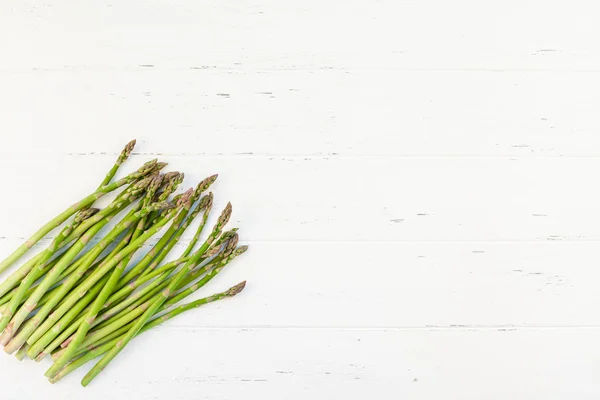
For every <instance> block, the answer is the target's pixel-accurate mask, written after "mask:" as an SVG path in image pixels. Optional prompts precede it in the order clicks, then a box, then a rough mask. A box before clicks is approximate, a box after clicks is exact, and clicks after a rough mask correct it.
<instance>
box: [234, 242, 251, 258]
mask: <svg viewBox="0 0 600 400" xmlns="http://www.w3.org/2000/svg"><path fill="white" fill-rule="evenodd" d="M246 251H248V246H247V245H244V246H240V247H238V248H237V249H235V254H236V255H237V256H239V255H242V254H244V253H245V252H246Z"/></svg>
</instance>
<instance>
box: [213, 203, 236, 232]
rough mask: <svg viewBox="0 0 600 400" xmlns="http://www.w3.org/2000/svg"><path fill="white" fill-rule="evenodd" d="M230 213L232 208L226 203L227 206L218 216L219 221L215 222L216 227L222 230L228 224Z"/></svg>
mask: <svg viewBox="0 0 600 400" xmlns="http://www.w3.org/2000/svg"><path fill="white" fill-rule="evenodd" d="M232 211H233V206H232V205H231V203H227V205H226V206H225V209H224V210H223V212H222V213H221V215H220V216H219V219H218V221H217V226H218V227H219V228H222V227H224V226H225V225H227V223H228V222H229V218H231V212H232Z"/></svg>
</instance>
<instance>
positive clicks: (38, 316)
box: [4, 202, 172, 352]
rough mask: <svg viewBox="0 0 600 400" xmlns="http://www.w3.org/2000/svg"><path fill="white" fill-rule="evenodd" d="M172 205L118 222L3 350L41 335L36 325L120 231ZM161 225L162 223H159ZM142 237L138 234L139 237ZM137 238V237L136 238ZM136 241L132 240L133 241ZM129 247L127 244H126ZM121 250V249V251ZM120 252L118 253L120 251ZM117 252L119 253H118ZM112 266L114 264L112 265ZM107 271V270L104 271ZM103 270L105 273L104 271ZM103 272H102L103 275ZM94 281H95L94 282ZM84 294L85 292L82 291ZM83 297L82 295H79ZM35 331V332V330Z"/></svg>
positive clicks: (153, 207)
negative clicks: (16, 339) (29, 323)
mask: <svg viewBox="0 0 600 400" xmlns="http://www.w3.org/2000/svg"><path fill="white" fill-rule="evenodd" d="M171 207H172V205H171V204H170V203H166V202H162V203H155V204H152V205H150V206H148V207H146V208H144V209H142V210H140V211H137V212H135V213H133V215H131V216H130V217H127V218H124V219H123V220H122V221H121V222H120V223H119V224H117V225H116V226H115V227H114V228H113V230H112V231H111V232H110V233H109V234H108V235H107V236H105V238H104V239H102V240H101V241H100V242H99V243H98V244H97V245H96V246H95V247H94V248H93V249H92V250H90V252H91V255H90V257H89V259H90V260H91V261H89V262H85V263H83V264H82V265H81V266H80V267H79V268H78V270H77V271H75V272H74V273H73V274H72V275H71V276H70V277H69V278H68V279H67V281H65V282H64V283H63V285H61V290H60V291H59V292H58V293H56V295H55V296H53V298H52V299H50V300H49V301H48V303H46V304H45V305H44V307H42V309H41V310H40V311H38V313H37V314H36V315H35V317H34V318H32V321H34V322H32V324H31V325H32V326H31V327H30V328H28V329H27V330H23V331H22V332H21V334H19V340H18V341H15V343H14V344H11V345H9V346H6V347H5V348H4V351H6V352H10V351H11V350H12V351H14V350H16V349H17V348H18V347H17V346H19V344H22V343H24V341H25V340H28V339H29V336H31V335H32V334H35V338H34V339H35V340H37V339H38V338H39V337H41V336H42V335H43V334H44V333H45V331H43V332H42V331H41V330H40V329H38V326H39V325H40V323H42V321H43V320H44V319H45V318H46V316H48V314H49V313H50V312H51V311H52V309H53V308H54V307H55V306H56V305H57V304H58V302H59V301H60V300H62V299H63V298H65V296H66V295H67V294H68V293H69V291H70V290H71V289H72V288H73V287H74V286H75V284H76V283H77V282H78V281H79V278H81V277H82V276H83V273H84V272H85V271H86V270H87V269H88V268H89V267H90V264H91V262H93V260H94V259H95V258H96V257H97V256H98V255H100V253H102V251H103V250H104V249H105V248H106V247H107V246H108V245H109V244H110V243H111V242H112V241H113V240H114V239H115V238H116V237H117V236H119V235H120V234H121V232H123V231H124V230H125V229H128V228H130V227H131V226H132V225H133V224H135V223H136V222H137V221H138V220H139V219H140V218H142V217H144V216H145V215H148V214H149V213H150V212H152V211H154V210H157V209H165V208H171ZM166 222H167V221H165V222H164V223H163V225H164V224H166ZM160 226H162V225H160ZM141 237H143V235H142V236H140V238H141ZM138 240H139V238H138ZM135 242H136V241H134V243H135ZM128 247H129V246H128ZM121 252H122V251H121ZM121 252H120V253H121ZM120 253H119V254H120ZM128 254H129V253H127V254H125V256H123V257H122V258H121V259H119V260H118V261H117V262H116V263H115V265H116V264H118V263H119V262H120V261H121V260H122V259H123V258H124V257H126V256H127V255H128ZM112 260H113V259H111V260H107V261H109V262H110V261H112ZM104 264H105V263H103V264H101V265H100V266H99V267H98V268H97V269H96V270H95V271H94V272H93V273H92V274H91V275H90V276H89V277H88V278H87V279H86V280H85V281H84V282H82V285H83V284H84V283H85V282H87V281H88V280H89V279H90V278H91V277H92V276H94V275H95V274H97V273H98V272H99V271H100V270H101V269H102V268H103V266H104ZM113 267H114V265H113ZM111 269H112V268H111ZM106 272H108V271H106ZM106 272H105V273H106ZM103 275H104V274H102V276H103ZM102 276H99V277H98V280H99V279H100V278H102ZM96 281H97V280H96ZM94 283H95V282H94ZM72 294H73V293H71V294H70V295H72ZM84 294H85V293H84ZM81 297H83V295H82V296H81ZM63 306H64V303H63V305H62V306H60V307H59V309H63ZM36 331H37V332H36ZM35 340H33V339H32V340H30V341H29V343H30V344H32V343H35Z"/></svg>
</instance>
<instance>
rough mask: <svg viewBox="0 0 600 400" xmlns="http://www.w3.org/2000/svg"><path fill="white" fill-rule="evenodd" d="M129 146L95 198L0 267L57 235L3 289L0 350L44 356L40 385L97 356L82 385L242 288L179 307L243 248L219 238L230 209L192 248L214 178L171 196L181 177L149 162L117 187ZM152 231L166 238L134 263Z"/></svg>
mask: <svg viewBox="0 0 600 400" xmlns="http://www.w3.org/2000/svg"><path fill="white" fill-rule="evenodd" d="M134 146H135V140H134V141H132V142H130V143H128V144H127V146H126V147H125V148H124V149H123V151H122V152H121V154H120V155H119V157H118V159H117V161H116V163H115V164H114V166H113V167H112V168H111V170H110V171H109V172H108V174H107V175H106V177H105V178H104V180H103V181H102V183H101V184H100V186H99V187H98V188H97V189H96V191H94V192H93V193H92V194H90V195H89V196H87V197H85V198H83V199H81V200H80V201H78V202H76V203H75V204H73V205H72V206H70V207H69V208H67V209H66V210H65V211H63V212H62V213H61V214H59V215H58V216H57V217H55V218H54V219H52V220H51V221H50V222H48V223H47V224H46V225H44V226H43V227H42V228H40V229H39V230H38V231H37V232H36V233H35V234H34V235H33V236H32V237H31V238H30V239H28V240H27V241H26V242H25V243H24V244H23V245H21V246H20V247H19V248H17V249H16V250H15V251H14V252H13V253H12V254H11V255H10V256H8V257H7V258H6V259H5V260H4V261H2V262H0V273H1V272H3V271H5V270H6V269H8V268H10V267H11V266H13V265H14V264H15V263H16V262H17V261H18V260H19V259H20V258H21V257H23V256H24V255H25V253H27V252H28V251H29V250H31V249H32V247H34V246H35V245H36V244H38V242H39V241H40V240H41V239H42V238H44V237H45V236H46V235H48V234H49V233H50V232H51V231H52V230H54V229H55V228H58V227H60V226H62V228H61V229H60V231H59V233H58V234H57V235H56V236H55V237H54V238H53V239H52V240H51V242H50V245H49V246H48V247H47V248H45V249H44V250H42V251H40V252H39V253H38V254H37V255H35V256H34V257H32V258H31V259H29V260H28V261H27V262H25V263H24V264H22V266H20V267H19V268H18V269H17V270H16V271H15V272H13V273H12V274H11V275H10V276H9V277H8V278H7V279H6V280H5V281H4V283H2V284H0V314H1V318H0V332H2V334H1V335H0V344H2V345H3V346H5V347H4V350H5V351H6V352H7V353H9V354H12V353H16V354H15V355H16V357H17V358H18V359H20V360H22V359H24V358H25V357H29V358H31V359H33V360H36V361H40V360H42V359H44V358H45V357H47V356H51V357H52V359H53V361H54V362H53V364H52V366H51V367H50V369H48V371H47V372H46V377H48V378H49V380H50V382H52V383H54V382H57V381H58V380H60V379H62V378H63V377H65V376H66V375H68V374H69V373H71V372H73V371H74V370H76V369H77V368H79V367H81V366H82V365H84V364H86V363H87V362H88V361H91V360H94V359H95V358H97V357H99V356H102V358H101V359H100V360H99V361H98V362H97V364H96V365H95V366H94V367H93V368H92V369H91V370H90V371H89V373H88V374H87V375H86V376H85V377H84V379H83V381H82V382H81V383H82V385H83V386H87V385H88V384H89V383H90V382H91V381H92V380H93V379H94V378H95V377H96V376H97V375H98V374H99V373H100V372H101V371H102V370H103V369H104V368H105V367H106V366H107V365H108V364H109V363H110V362H111V360H113V359H114V358H115V357H116V356H117V355H118V354H119V352H120V351H121V350H123V348H124V347H125V346H126V345H127V344H128V343H129V342H130V341H131V340H132V339H133V338H135V337H136V336H137V335H140V334H141V333H143V332H145V331H147V330H149V329H152V328H153V327H155V326H157V325H159V324H161V323H162V322H164V321H167V320H169V319H171V318H173V317H175V316H177V315H179V314H181V313H184V312H186V311H188V310H191V309H194V308H197V307H199V306H201V305H204V304H207V303H211V302H214V301H218V300H221V299H224V298H228V297H232V296H235V295H236V294H238V293H240V292H241V291H242V290H243V289H244V287H245V284H246V282H242V283H239V284H237V285H235V286H234V287H232V288H231V289H229V290H227V291H225V292H223V293H217V294H214V295H212V296H209V297H206V298H202V299H199V300H195V301H191V302H188V303H186V304H179V303H180V301H181V300H183V299H185V298H187V297H188V296H190V295H191V294H193V293H194V292H196V291H197V290H198V289H200V288H201V287H203V286H204V285H206V284H207V283H208V282H209V281H210V280H211V279H213V278H214V277H215V276H216V275H217V274H218V273H219V272H220V271H221V270H222V269H223V268H224V267H225V266H226V265H228V264H229V263H230V262H231V261H232V260H233V259H235V258H236V257H237V256H239V255H241V254H242V253H244V252H245V251H246V250H247V248H248V247H247V246H238V234H237V229H231V230H228V231H224V227H225V225H226V224H227V222H228V221H229V218H230V216H231V204H230V203H228V204H227V206H226V207H225V209H224V210H223V211H222V213H221V214H220V216H219V218H218V220H217V223H216V224H215V226H214V227H213V229H212V231H211V232H210V233H209V234H208V235H207V237H206V238H205V240H204V241H203V242H202V244H201V245H200V246H197V244H198V242H199V241H200V238H201V236H202V232H203V230H204V227H205V225H206V223H207V219H208V216H209V213H210V211H211V208H212V204H213V195H212V193H211V192H208V193H206V192H207V190H208V188H209V187H210V186H211V185H212V183H213V182H214V181H215V180H216V179H217V175H213V176H210V177H208V178H206V179H204V180H203V181H202V182H200V184H198V186H197V187H196V188H192V189H189V190H188V191H186V192H184V193H181V194H175V192H176V190H177V188H178V187H179V185H180V184H181V183H182V181H183V174H182V173H179V172H168V173H161V170H162V169H163V168H164V167H165V166H166V164H165V163H161V162H158V161H157V160H152V161H149V162H147V163H145V164H144V165H142V167H141V168H139V169H138V170H137V171H135V172H133V173H131V174H129V175H127V176H125V177H124V178H122V179H118V180H114V177H115V175H116V173H117V171H118V169H119V167H120V166H121V165H122V164H123V163H124V162H125V161H126V160H127V159H128V158H129V156H130V155H131V152H132V151H133V148H134ZM117 190H119V192H118V193H117V194H116V196H115V197H114V200H112V202H110V204H109V205H108V206H106V207H104V208H103V209H98V208H93V204H94V202H96V200H98V199H100V198H101V197H103V196H105V195H107V194H109V193H111V192H115V191H117ZM205 193H206V194H205ZM198 216H201V219H200V222H199V227H198V229H197V230H196V232H195V234H194V236H193V238H192V240H191V241H190V243H189V244H188V246H187V248H186V249H185V250H184V251H183V253H182V254H181V255H179V257H178V258H177V259H175V260H174V261H170V262H164V261H165V259H166V258H167V256H168V255H169V254H170V253H171V250H172V249H173V247H174V246H175V245H176V244H177V242H178V241H179V239H180V238H181V237H182V235H183V233H184V232H185V231H186V229H188V227H189V226H190V225H191V223H192V222H193V221H194V219H195V218H196V217H198ZM119 218H120V219H119ZM111 220H114V221H113V222H114V223H113V224H111V225H109V223H110V222H111ZM117 221H118V222H117ZM107 225H108V226H107ZM103 228H105V229H104V230H103ZM159 232H163V236H162V237H160V239H159V240H158V241H156V244H154V245H153V246H152V247H151V248H150V250H149V251H147V252H146V253H145V254H143V256H140V258H139V261H138V260H137V259H135V260H134V257H133V256H134V254H136V253H137V252H138V250H141V249H142V248H144V247H147V246H144V244H145V243H146V242H147V241H148V239H150V238H151V237H153V236H155V235H156V234H157V233H159ZM38 247H39V246H38Z"/></svg>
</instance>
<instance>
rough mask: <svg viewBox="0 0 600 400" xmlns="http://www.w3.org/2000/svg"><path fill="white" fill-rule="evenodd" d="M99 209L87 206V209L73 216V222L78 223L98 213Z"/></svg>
mask: <svg viewBox="0 0 600 400" xmlns="http://www.w3.org/2000/svg"><path fill="white" fill-rule="evenodd" d="M99 211H100V209H98V208H88V209H87V210H84V211H81V212H80V213H79V214H77V215H76V216H75V222H77V223H79V222H82V221H85V220H86V219H88V218H90V217H92V216H94V215H95V214H96V213H98V212H99Z"/></svg>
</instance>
